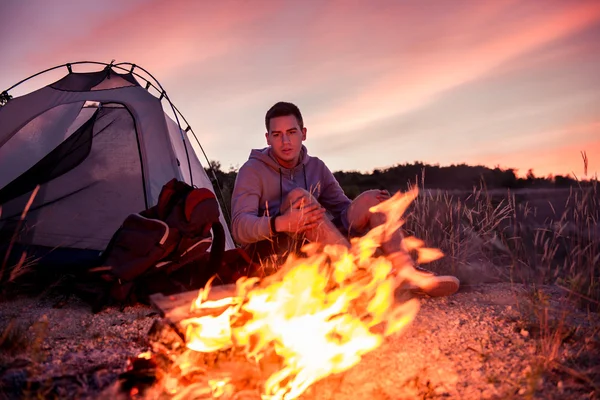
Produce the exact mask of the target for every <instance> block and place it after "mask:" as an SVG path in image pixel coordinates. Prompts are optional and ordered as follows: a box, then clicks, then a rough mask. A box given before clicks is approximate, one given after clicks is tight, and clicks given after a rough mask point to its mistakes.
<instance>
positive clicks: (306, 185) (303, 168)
mask: <svg viewBox="0 0 600 400" xmlns="http://www.w3.org/2000/svg"><path fill="white" fill-rule="evenodd" d="M302 173H303V174H304V189H306V191H307V192H310V190H308V182H307V180H306V165H304V164H302Z"/></svg>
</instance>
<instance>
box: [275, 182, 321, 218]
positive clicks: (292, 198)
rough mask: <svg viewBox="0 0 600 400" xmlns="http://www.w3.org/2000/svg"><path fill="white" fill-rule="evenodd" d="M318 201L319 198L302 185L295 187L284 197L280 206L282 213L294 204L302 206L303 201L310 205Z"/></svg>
mask: <svg viewBox="0 0 600 400" xmlns="http://www.w3.org/2000/svg"><path fill="white" fill-rule="evenodd" d="M316 201H317V200H316V199H315V198H314V197H313V195H312V194H310V193H309V192H308V190H306V189H304V188H300V187H297V188H294V189H292V190H291V191H290V192H289V193H288V194H287V196H286V197H285V199H283V204H282V205H281V207H280V208H281V213H284V212H286V211H287V210H288V209H289V208H290V207H291V206H292V205H295V206H296V207H301V206H302V203H303V204H304V205H308V204H310V203H312V202H316Z"/></svg>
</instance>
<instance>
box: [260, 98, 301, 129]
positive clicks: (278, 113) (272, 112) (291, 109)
mask: <svg viewBox="0 0 600 400" xmlns="http://www.w3.org/2000/svg"><path fill="white" fill-rule="evenodd" d="M288 115H293V116H294V117H296V121H298V125H300V129H303V128H304V121H303V120H302V114H301V113H300V109H299V108H298V106H296V105H295V104H292V103H288V102H285V101H280V102H278V103H275V105H273V107H271V108H269V111H267V115H265V126H266V127H267V132H269V130H270V128H271V127H270V123H271V119H272V118H277V117H285V116H288Z"/></svg>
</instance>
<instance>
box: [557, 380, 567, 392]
mask: <svg viewBox="0 0 600 400" xmlns="http://www.w3.org/2000/svg"><path fill="white" fill-rule="evenodd" d="M556 388H557V389H558V391H559V392H560V393H562V392H564V391H565V384H564V383H563V381H558V383H557V384H556Z"/></svg>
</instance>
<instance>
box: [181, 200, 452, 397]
mask: <svg viewBox="0 0 600 400" xmlns="http://www.w3.org/2000/svg"><path fill="white" fill-rule="evenodd" d="M416 196H417V190H416V189H414V190H412V191H410V192H408V193H405V194H402V193H398V194H396V195H395V196H393V197H392V198H391V199H389V200H387V201H385V202H383V203H381V204H379V205H378V206H376V207H373V208H372V209H371V211H373V212H380V213H383V214H385V215H386V223H385V224H383V225H381V226H379V227H377V228H375V229H372V230H371V231H370V232H369V233H368V234H367V235H365V236H364V237H361V238H358V239H354V240H353V241H352V246H351V248H350V249H348V248H346V247H345V246H341V245H326V246H319V245H318V244H310V245H307V246H305V248H304V249H303V250H304V252H305V253H307V254H308V256H307V257H306V258H296V257H289V258H288V260H287V262H286V263H285V265H284V266H283V267H282V268H281V269H280V270H279V271H278V272H277V273H276V274H274V275H272V276H269V277H267V278H265V279H262V280H259V279H257V278H242V279H240V280H239V281H238V282H237V284H236V296H235V297H228V298H225V299H222V300H219V301H207V300H206V297H207V296H206V294H207V292H208V290H209V289H210V287H209V286H207V288H206V289H205V290H203V291H201V293H200V296H199V297H198V299H197V300H196V302H194V304H193V306H192V308H193V309H195V310H201V311H203V312H208V313H209V314H210V313H211V312H213V313H212V314H214V311H218V312H217V315H205V316H201V317H196V318H190V319H187V320H185V321H183V322H182V324H183V325H184V326H185V327H186V342H187V346H188V348H190V349H193V350H196V351H200V352H213V351H216V350H219V349H225V348H228V347H232V346H235V347H238V348H242V349H243V350H244V351H245V354H246V355H247V357H248V358H250V359H253V360H256V361H259V360H260V359H261V358H263V357H264V356H265V355H266V354H267V353H269V352H272V351H274V352H275V353H276V354H277V356H278V357H279V358H280V360H281V367H280V369H279V370H278V371H276V372H275V373H273V374H272V375H271V376H270V377H269V378H268V379H267V380H266V382H265V384H264V396H263V398H273V399H294V398H297V397H299V396H300V395H301V394H302V393H303V392H304V391H305V390H306V389H307V388H308V387H310V386H311V385H312V384H313V383H315V382H316V381H318V380H320V379H323V378H325V377H327V376H329V375H331V374H336V373H339V372H342V371H345V370H348V369H349V368H351V367H353V366H354V365H356V364H357V363H358V362H359V361H360V360H361V357H362V356H363V355H364V354H366V353H368V352H370V351H372V350H374V349H376V348H377V347H379V346H380V345H381V344H382V342H383V340H384V337H386V336H388V335H391V334H394V333H398V332H400V331H402V329H404V328H405V327H406V326H407V325H408V324H409V323H410V322H411V321H412V320H413V319H414V317H415V315H416V313H417V312H418V310H419V301H418V300H417V299H411V300H409V301H407V302H404V303H402V304H397V303H396V302H395V297H394V292H395V291H396V289H397V288H398V287H399V286H400V285H401V284H403V283H405V282H407V281H408V282H415V281H418V279H419V277H418V276H416V274H414V273H413V272H412V271H414V269H413V268H412V267H410V266H409V263H410V261H409V259H408V258H407V257H405V258H404V260H405V262H406V265H392V262H391V261H390V260H388V259H387V258H386V257H384V256H381V255H379V256H378V255H377V254H376V251H377V249H378V247H379V244H380V243H383V242H384V241H385V240H388V239H389V238H390V237H391V234H392V233H393V231H395V230H397V229H399V228H400V227H401V226H402V223H403V221H402V220H401V217H402V215H403V214H404V212H405V210H406V208H407V207H408V206H409V204H410V203H411V202H412V201H413V200H414V198H415V197H416ZM405 248H406V249H408V250H416V251H417V252H418V254H419V261H420V262H427V261H431V260H434V259H437V258H439V257H441V255H442V254H441V252H439V251H437V250H433V249H425V248H423V242H422V241H419V240H418V239H414V238H406V239H405ZM396 263H397V262H396ZM404 267H406V268H404ZM220 309H222V310H223V311H222V312H220ZM219 385H221V384H219ZM216 392H217V393H218V392H219V390H213V394H214V393H216Z"/></svg>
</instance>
